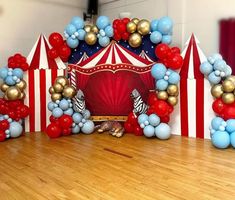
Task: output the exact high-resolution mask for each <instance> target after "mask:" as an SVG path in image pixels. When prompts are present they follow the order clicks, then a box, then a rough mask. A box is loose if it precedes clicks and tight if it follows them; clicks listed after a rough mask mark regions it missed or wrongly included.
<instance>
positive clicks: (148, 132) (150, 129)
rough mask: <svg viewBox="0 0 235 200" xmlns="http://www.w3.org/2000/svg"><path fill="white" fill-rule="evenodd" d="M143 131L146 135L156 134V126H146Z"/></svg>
mask: <svg viewBox="0 0 235 200" xmlns="http://www.w3.org/2000/svg"><path fill="white" fill-rule="evenodd" d="M143 132H144V135H145V136H146V137H153V136H154V127H153V126H151V125H148V126H145V127H144V130H143Z"/></svg>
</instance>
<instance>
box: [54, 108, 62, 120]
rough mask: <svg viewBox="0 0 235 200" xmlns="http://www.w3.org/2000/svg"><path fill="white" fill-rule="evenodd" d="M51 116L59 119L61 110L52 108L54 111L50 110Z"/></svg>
mask: <svg viewBox="0 0 235 200" xmlns="http://www.w3.org/2000/svg"><path fill="white" fill-rule="evenodd" d="M52 115H53V116H54V117H56V118H59V117H61V116H62V115H63V110H62V109H61V108H59V107H57V108H54V109H53V110H52Z"/></svg>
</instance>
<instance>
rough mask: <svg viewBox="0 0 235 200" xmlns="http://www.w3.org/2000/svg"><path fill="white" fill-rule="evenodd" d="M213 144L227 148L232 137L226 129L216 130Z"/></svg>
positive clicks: (220, 147) (212, 138)
mask: <svg viewBox="0 0 235 200" xmlns="http://www.w3.org/2000/svg"><path fill="white" fill-rule="evenodd" d="M211 142H212V144H213V145H214V146H215V147H217V148H219V149H225V148H227V147H228V146H229V145H230V137H229V134H228V133H227V132H226V131H215V132H214V133H213V134H212V137H211Z"/></svg>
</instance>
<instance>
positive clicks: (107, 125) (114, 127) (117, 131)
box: [96, 121, 124, 138]
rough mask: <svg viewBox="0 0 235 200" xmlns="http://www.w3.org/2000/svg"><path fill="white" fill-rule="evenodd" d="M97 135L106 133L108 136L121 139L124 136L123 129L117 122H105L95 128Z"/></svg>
mask: <svg viewBox="0 0 235 200" xmlns="http://www.w3.org/2000/svg"><path fill="white" fill-rule="evenodd" d="M96 128H97V129H98V130H97V131H98V133H103V132H106V131H108V132H109V134H111V135H112V136H115V137H118V138H119V137H122V136H123V134H124V128H123V126H122V125H121V123H119V122H117V121H105V122H103V123H101V124H100V125H98V126H96Z"/></svg>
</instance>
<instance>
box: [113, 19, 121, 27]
mask: <svg viewBox="0 0 235 200" xmlns="http://www.w3.org/2000/svg"><path fill="white" fill-rule="evenodd" d="M120 21H121V20H120V19H115V20H114V21H113V25H114V26H117V25H118V24H119V23H120Z"/></svg>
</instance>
